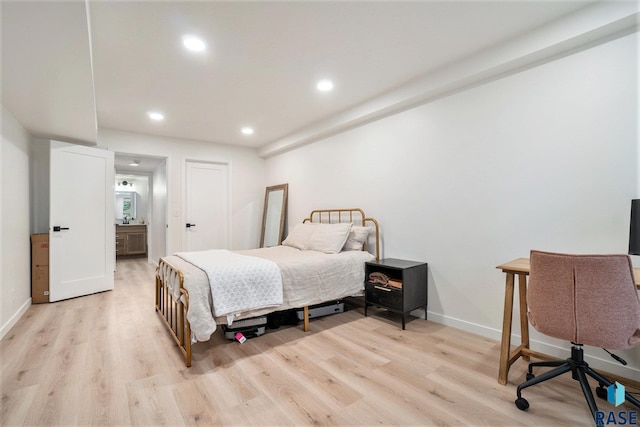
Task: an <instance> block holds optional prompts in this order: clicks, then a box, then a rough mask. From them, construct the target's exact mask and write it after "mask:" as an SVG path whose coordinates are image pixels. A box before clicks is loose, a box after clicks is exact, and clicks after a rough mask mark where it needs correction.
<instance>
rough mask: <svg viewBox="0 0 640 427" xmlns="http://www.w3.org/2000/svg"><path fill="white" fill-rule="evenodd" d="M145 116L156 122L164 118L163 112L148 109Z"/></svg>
mask: <svg viewBox="0 0 640 427" xmlns="http://www.w3.org/2000/svg"><path fill="white" fill-rule="evenodd" d="M147 116H149V118H150V119H151V120H153V121H156V122H161V121H162V120H164V114H162V113H159V112H157V111H149V112H148V113H147Z"/></svg>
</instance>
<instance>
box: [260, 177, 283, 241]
mask: <svg viewBox="0 0 640 427" xmlns="http://www.w3.org/2000/svg"><path fill="white" fill-rule="evenodd" d="M281 190H282V191H283V193H282V206H280V221H279V224H280V225H279V229H278V245H280V244H281V243H282V234H283V232H284V222H285V217H286V216H287V196H288V192H289V184H280V185H273V186H271V187H267V190H266V192H265V196H264V210H263V212H262V232H261V233H260V247H261V248H264V247H265V246H264V238H265V231H266V226H267V213H268V212H269V194H270V193H272V192H275V191H281Z"/></svg>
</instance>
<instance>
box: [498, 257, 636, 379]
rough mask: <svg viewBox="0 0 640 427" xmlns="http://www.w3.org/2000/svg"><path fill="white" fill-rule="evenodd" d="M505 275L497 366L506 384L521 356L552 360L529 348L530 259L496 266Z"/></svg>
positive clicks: (526, 358)
mask: <svg viewBox="0 0 640 427" xmlns="http://www.w3.org/2000/svg"><path fill="white" fill-rule="evenodd" d="M496 268H499V269H500V270H502V271H503V272H504V273H506V274H507V283H506V288H505V294H504V318H503V320H502V345H501V347H500V367H499V370H498V383H500V384H502V385H504V384H506V383H507V379H508V376H509V368H510V367H511V365H513V364H514V363H515V361H516V360H518V359H519V358H520V357H522V358H523V359H524V360H529V358H530V356H533V357H536V358H538V359H551V357H550V356H548V355H546V354H543V353H539V352H537V351H533V350H531V349H530V348H529V319H528V318H527V276H528V275H529V258H518V259H514V260H513V261H509V262H508V263H506V264H502V265H499V266H497V267H496ZM633 273H634V276H635V282H636V287H637V288H638V289H640V268H634V269H633ZM515 276H518V294H519V296H520V331H521V338H520V345H519V346H518V347H516V348H515V349H514V350H513V351H512V350H511V324H512V318H513V293H514V289H515Z"/></svg>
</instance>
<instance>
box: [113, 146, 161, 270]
mask: <svg viewBox="0 0 640 427" xmlns="http://www.w3.org/2000/svg"><path fill="white" fill-rule="evenodd" d="M115 169H116V180H115V186H114V189H115V191H116V192H125V193H126V192H129V193H130V194H132V199H131V200H135V216H133V215H132V214H133V212H132V211H129V215H122V213H120V215H118V213H116V212H114V218H119V219H115V223H116V224H122V222H123V218H127V219H126V220H125V221H126V222H129V224H130V225H131V224H133V225H144V226H145V227H146V238H147V260H148V262H150V263H153V264H157V262H158V259H159V258H160V257H163V256H166V255H167V159H166V157H154V156H145V155H139V154H129V153H116V154H115ZM114 196H115V195H114ZM133 197H135V198H133ZM119 207H120V205H119V204H118V203H116V208H119ZM126 207H127V208H129V209H131V208H132V206H131V205H130V204H129V205H127V206H126ZM132 218H134V219H132Z"/></svg>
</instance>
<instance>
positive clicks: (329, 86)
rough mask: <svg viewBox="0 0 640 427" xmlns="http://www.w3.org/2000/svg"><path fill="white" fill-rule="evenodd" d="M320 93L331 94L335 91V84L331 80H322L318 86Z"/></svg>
mask: <svg viewBox="0 0 640 427" xmlns="http://www.w3.org/2000/svg"><path fill="white" fill-rule="evenodd" d="M316 88H317V89H318V90H319V91H320V92H330V91H332V90H333V82H332V81H331V80H327V79H325V80H320V81H319V82H318V84H317V85H316Z"/></svg>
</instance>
